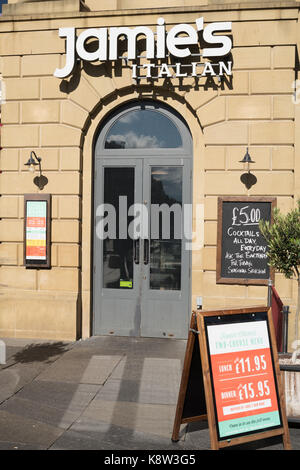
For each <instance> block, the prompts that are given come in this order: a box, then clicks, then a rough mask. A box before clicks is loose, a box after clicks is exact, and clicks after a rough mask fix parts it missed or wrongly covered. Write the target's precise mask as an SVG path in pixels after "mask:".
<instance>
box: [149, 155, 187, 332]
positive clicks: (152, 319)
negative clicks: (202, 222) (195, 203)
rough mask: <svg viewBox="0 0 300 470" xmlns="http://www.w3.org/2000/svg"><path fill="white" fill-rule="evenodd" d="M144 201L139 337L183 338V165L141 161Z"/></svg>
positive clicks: (185, 292)
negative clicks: (145, 225)
mask: <svg viewBox="0 0 300 470" xmlns="http://www.w3.org/2000/svg"><path fill="white" fill-rule="evenodd" d="M143 163H144V166H143V199H144V201H145V203H146V204H147V207H148V208H149V210H148V217H149V219H148V220H149V228H150V230H149V238H148V239H145V240H144V247H143V249H144V263H143V264H144V279H143V287H142V298H141V334H142V336H155V337H157V336H158V337H163V336H168V337H173V336H174V337H184V331H186V328H187V315H185V314H184V312H186V311H188V305H189V295H190V285H189V265H190V252H189V251H188V250H187V244H186V239H185V233H184V217H185V211H184V209H185V206H186V204H188V203H189V202H190V188H191V185H190V175H191V174H190V168H189V161H188V160H180V159H172V160H167V159H159V164H158V161H157V160H156V159H145V160H144V162H143Z"/></svg>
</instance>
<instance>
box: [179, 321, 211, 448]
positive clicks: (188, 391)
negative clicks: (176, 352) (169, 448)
mask: <svg viewBox="0 0 300 470" xmlns="http://www.w3.org/2000/svg"><path fill="white" fill-rule="evenodd" d="M196 329H197V319H196V313H195V312H193V314H192V317H191V323H190V330H189V335H188V340H187V347H186V353H185V358H184V364H183V372H182V377H181V384H180V389H179V397H178V402H177V409H176V415H175V421H174V428H173V434H172V441H173V442H177V441H178V440H179V431H180V426H181V424H184V423H191V422H193V421H200V420H202V419H207V412H206V402H205V393H204V384H203V376H202V366H201V356H200V349H199V341H198V336H197V332H196Z"/></svg>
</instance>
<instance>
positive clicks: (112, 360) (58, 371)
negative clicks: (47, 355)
mask: <svg viewBox="0 0 300 470" xmlns="http://www.w3.org/2000/svg"><path fill="white" fill-rule="evenodd" d="M122 357H123V356H110V355H93V356H92V357H90V358H84V359H81V358H78V357H76V358H73V357H72V355H69V356H68V357H67V358H65V357H62V358H60V359H58V360H57V361H56V362H55V364H53V365H51V366H50V367H48V368H47V369H46V370H45V371H44V372H42V373H41V374H40V375H39V380H40V381H42V380H46V381H58V382H71V383H80V384H96V385H97V384H98V385H101V384H103V383H104V382H105V381H106V380H107V378H108V377H109V376H110V375H111V373H112V371H113V370H114V368H115V367H116V365H117V364H118V363H119V362H120V360H121V359H122Z"/></svg>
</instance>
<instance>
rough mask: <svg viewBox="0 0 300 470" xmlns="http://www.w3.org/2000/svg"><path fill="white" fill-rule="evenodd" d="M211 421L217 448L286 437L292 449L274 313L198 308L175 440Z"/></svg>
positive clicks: (262, 309) (258, 309) (286, 444)
mask: <svg viewBox="0 0 300 470" xmlns="http://www.w3.org/2000/svg"><path fill="white" fill-rule="evenodd" d="M202 419H207V420H208V425H209V434H210V441H211V448H212V449H214V450H216V449H221V448H225V447H228V446H233V445H238V444H243V443H246V442H250V441H256V440H259V439H266V438H269V437H272V436H282V441H283V446H284V449H286V450H289V449H291V444H290V437H289V430H288V423H287V418H286V411H285V400H284V391H283V387H282V384H281V376H280V369H279V363H278V355H277V350H276V340H275V331H274V326H273V320H272V312H271V309H269V308H268V307H256V308H244V309H234V310H218V311H213V312H193V314H192V318H191V323H190V332H189V336H188V342H187V348H186V354H185V359H184V366H183V372H182V379H181V384H180V390H179V396H178V402H177V408H176V415H175V420H174V427H173V434H172V440H173V442H176V441H178V440H179V431H180V425H181V424H183V423H189V422H192V421H199V420H202Z"/></svg>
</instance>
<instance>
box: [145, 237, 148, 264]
mask: <svg viewBox="0 0 300 470" xmlns="http://www.w3.org/2000/svg"><path fill="white" fill-rule="evenodd" d="M148 263H149V240H147V239H145V240H144V264H148Z"/></svg>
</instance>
